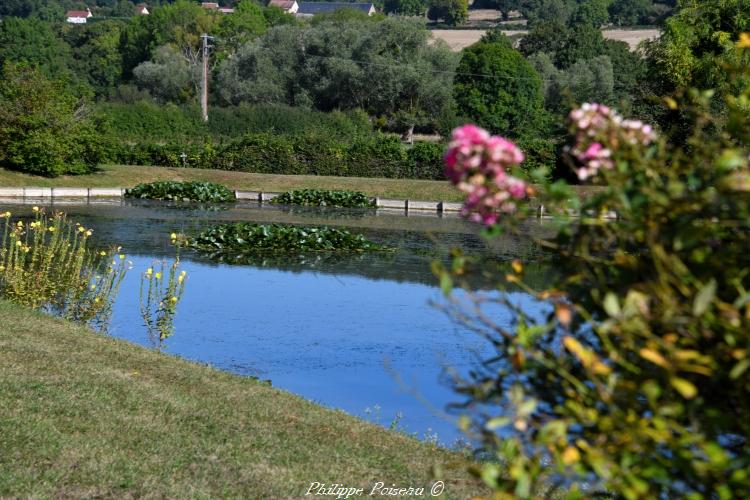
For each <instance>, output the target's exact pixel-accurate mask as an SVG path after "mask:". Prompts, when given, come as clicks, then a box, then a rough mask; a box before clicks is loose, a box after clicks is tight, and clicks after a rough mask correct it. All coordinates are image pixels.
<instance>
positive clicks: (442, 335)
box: [3, 202, 534, 445]
mask: <svg viewBox="0 0 750 500" xmlns="http://www.w3.org/2000/svg"><path fill="white" fill-rule="evenodd" d="M55 208H56V209H61V210H64V211H65V212H67V213H68V214H69V215H70V216H71V217H72V218H73V219H74V220H76V221H79V222H81V223H82V224H84V225H85V226H87V227H92V228H93V229H94V237H95V240H96V243H98V244H103V245H109V244H112V243H114V244H117V245H122V247H123V252H125V253H126V254H127V255H128V259H129V260H132V262H133V265H134V268H133V270H132V271H131V272H130V273H129V274H128V276H127V278H126V279H125V281H124V282H123V286H122V288H121V291H120V294H119V296H118V298H117V301H116V303H115V307H114V313H113V317H112V324H111V327H110V331H109V333H110V334H111V335H113V336H116V337H119V338H122V339H126V340H128V341H131V342H135V343H138V344H142V345H147V346H150V345H151V344H150V341H149V338H148V335H147V333H146V330H145V328H144V326H143V321H142V320H141V317H140V313H139V286H140V274H141V273H142V272H143V271H145V269H146V268H148V267H150V266H152V265H153V264H154V263H155V262H157V261H159V260H162V259H171V258H173V257H174V248H173V247H172V246H171V245H170V243H169V233H171V232H175V231H177V232H185V233H190V232H194V231H199V230H201V229H205V228H207V227H209V226H210V225H211V224H213V223H216V222H226V221H234V220H248V221H257V222H284V223H297V224H300V223H304V224H311V225H314V224H328V225H336V226H343V227H347V228H349V229H351V230H354V231H358V232H362V233H364V234H365V235H366V236H367V237H368V238H370V239H372V240H374V241H377V242H379V243H383V244H386V245H391V246H397V247H398V248H399V250H398V251H397V252H395V253H394V254H388V255H372V254H370V255H358V256H354V257H348V258H315V257H312V258H310V257H307V258H289V257H277V258H266V259H261V260H256V261H253V262H250V263H246V264H243V265H236V264H232V265H228V264H216V263H213V262H211V261H208V260H207V259H205V258H203V257H201V256H199V255H197V254H195V253H192V252H184V253H183V255H182V268H183V269H185V270H186V271H187V272H188V284H187V288H186V293H185V296H184V298H183V301H182V302H181V303H180V305H179V309H178V314H177V317H176V320H175V327H176V328H175V329H176V333H175V335H174V336H173V337H171V338H169V339H168V340H167V341H166V343H165V345H164V347H163V348H164V351H165V352H167V353H170V354H174V355H178V356H182V357H185V358H188V359H191V360H195V361H199V362H203V363H208V364H211V365H213V366H215V367H218V368H221V369H224V370H228V371H231V372H234V373H238V374H242V375H251V376H255V377H259V378H262V379H269V380H271V382H272V383H273V385H274V386H276V387H279V388H282V389H286V390H289V391H291V392H294V393H296V394H299V395H301V396H303V397H305V398H308V399H311V400H313V401H316V402H319V403H321V404H323V405H325V406H329V407H335V408H340V409H343V410H345V411H346V412H348V413H351V414H354V415H357V416H360V417H363V418H367V419H368V420H371V421H374V422H378V423H380V424H382V425H386V426H387V425H389V424H391V423H392V422H393V421H394V420H398V427H399V428H401V429H403V430H405V431H406V432H409V433H412V434H416V435H418V436H419V437H420V438H425V437H428V438H433V439H434V437H435V435H436V436H437V439H438V440H439V441H440V442H442V443H443V444H446V445H450V444H452V443H453V442H454V441H455V440H456V439H457V438H458V437H459V436H460V434H459V432H458V431H457V430H456V427H455V422H454V421H453V419H452V418H451V417H450V416H448V415H446V414H445V413H444V409H445V407H446V405H447V404H448V403H449V402H455V401H457V400H458V398H457V396H456V395H455V394H453V393H452V392H451V390H450V388H449V387H448V386H447V384H446V383H445V380H444V377H441V374H442V372H443V368H444V367H450V368H452V369H455V370H458V371H459V372H465V371H466V370H467V369H469V368H470V366H471V365H472V364H473V363H475V362H476V360H477V359H478V357H482V356H483V355H486V354H487V351H486V349H487V345H486V342H485V341H483V340H481V339H479V338H478V337H476V336H474V335H472V334H471V333H468V332H467V331H466V330H465V329H464V328H462V327H461V326H460V325H457V324H455V323H454V322H452V321H451V320H450V319H449V318H448V317H447V316H446V315H445V314H443V313H442V312H440V311H438V310H437V309H436V308H435V307H434V306H433V305H431V303H432V302H437V303H440V302H441V301H442V300H443V299H442V295H441V292H440V290H439V288H438V287H437V283H436V280H435V279H434V277H433V275H432V274H431V272H430V262H431V261H432V260H434V259H438V258H441V255H442V256H443V257H444V255H445V253H446V252H447V250H448V249H449V248H450V247H460V248H462V249H464V251H466V252H468V253H471V254H479V255H485V256H487V255H491V256H493V257H497V258H499V259H509V258H511V257H513V256H514V255H516V254H519V253H522V254H528V253H529V252H533V249H532V248H531V246H530V243H528V242H526V241H522V240H503V241H502V242H501V243H500V244H495V245H494V246H493V247H488V246H487V244H486V243H485V242H484V240H483V239H482V238H481V237H480V236H479V234H478V233H479V230H478V228H477V227H476V226H474V225H472V224H469V223H466V222H463V221H461V220H458V219H456V218H450V217H446V218H439V217H435V216H429V217H428V216H410V217H404V216H403V215H384V214H382V213H380V214H377V215H375V214H374V212H366V211H365V212H363V211H354V210H336V211H331V210H327V211H321V210H316V209H307V210H302V209H295V210H289V209H281V208H276V207H268V206H264V207H259V206H257V205H255V204H238V205H236V206H233V207H232V208H230V209H227V210H205V209H201V208H186V207H185V206H182V207H179V208H178V207H175V206H172V205H168V204H159V203H153V202H152V203H128V202H121V203H116V204H99V205H79V204H68V205H60V204H59V203H57V204H56V205H55ZM3 209H9V210H11V211H13V212H15V213H19V212H26V213H30V208H29V205H26V206H13V205H6V206H4V207H3ZM517 300H519V301H521V302H522V303H524V302H525V303H526V305H527V306H528V307H531V308H533V307H534V305H533V304H532V303H531V301H530V300H529V299H528V298H527V297H524V296H523V295H521V294H518V296H517ZM495 319H496V320H497V321H498V323H500V324H503V322H504V321H505V322H507V321H508V320H509V319H508V318H503V317H497V318H495Z"/></svg>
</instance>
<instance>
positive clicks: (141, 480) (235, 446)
mask: <svg viewBox="0 0 750 500" xmlns="http://www.w3.org/2000/svg"><path fill="white" fill-rule="evenodd" d="M0 325H2V326H0V497H9V496H13V497H15V496H21V497H28V496H32V497H50V496H54V497H92V496H97V497H100V496H104V497H123V496H124V497H142V496H149V497H170V498H195V497H204V498H209V497H234V498H296V497H302V496H303V495H304V493H305V492H306V491H307V488H308V487H309V485H310V483H311V482H312V481H319V482H325V483H329V484H331V483H340V484H345V485H352V486H359V487H364V488H365V489H367V488H368V487H371V486H372V484H374V483H375V482H376V481H383V482H385V483H386V485H389V486H390V484H394V483H395V484H396V485H403V486H406V487H408V486H420V487H425V488H427V489H426V490H425V493H426V495H429V487H430V485H431V484H432V481H433V480H434V479H433V472H432V471H433V470H440V471H442V472H441V473H440V474H441V477H440V479H443V480H445V482H446V497H447V498H469V497H471V496H473V495H474V494H476V493H477V492H479V491H481V489H480V487H479V486H478V484H477V483H476V482H475V480H474V479H472V478H470V477H469V475H468V474H467V473H466V467H467V462H466V460H464V459H463V458H462V457H460V456H459V455H457V454H454V453H450V452H448V451H445V450H442V449H439V448H436V447H434V446H431V445H428V444H425V443H421V442H419V441H417V440H415V439H413V438H410V437H407V436H404V435H400V434H397V433H394V432H390V431H387V430H385V429H383V428H380V427H378V426H376V425H373V424H368V423H366V422H364V421H361V420H358V419H355V418H353V417H350V416H348V415H346V414H344V413H342V412H338V411H333V410H329V409H325V408H323V407H320V406H318V405H315V404H313V403H311V402H308V401H306V400H303V399H302V398H299V397H296V396H294V395H292V394H290V393H287V392H284V391H280V390H277V389H274V388H272V387H269V386H267V385H264V384H262V383H260V382H257V381H254V380H253V379H250V378H244V377H239V376H234V375H231V374H228V373H224V372H221V371H218V370H215V369H212V368H210V367H206V366H202V365H198V364H194V363H190V362H188V361H185V360H182V359H179V358H176V357H172V356H167V355H164V354H161V353H159V352H156V351H153V350H148V349H145V348H141V347H138V346H135V345H133V344H129V343H126V342H123V341H119V340H116V339H113V338H109V337H106V336H102V335H99V334H95V333H93V332H92V331H90V330H88V329H86V328H83V327H80V326H77V325H73V324H71V323H67V322H64V321H61V320H57V319H55V318H51V317H49V316H45V315H42V314H40V313H36V312H33V311H30V310H26V309H23V308H19V307H18V306H15V305H12V304H9V303H7V302H3V301H0Z"/></svg>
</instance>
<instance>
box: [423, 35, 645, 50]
mask: <svg viewBox="0 0 750 500" xmlns="http://www.w3.org/2000/svg"><path fill="white" fill-rule="evenodd" d="M486 31H487V30H433V31H432V35H433V36H434V37H436V38H439V39H442V40H445V41H446V42H447V43H448V46H449V47H450V48H451V50H453V51H455V52H460V51H461V50H463V49H464V48H466V47H468V46H469V45H471V44H473V43H476V42H478V41H479V39H480V38H482V35H484V33H485V32H486ZM602 33H603V34H604V37H605V38H609V39H611V40H620V41H623V42H627V44H628V45H630V49H631V50H635V48H636V47H637V46H638V44H639V43H640V42H642V41H643V40H650V39H654V38H658V37H659V30H658V29H633V30H627V29H607V30H604V31H603V32H602ZM505 34H506V35H508V36H511V37H512V36H514V35H525V34H526V31H519V30H510V31H506V32H505Z"/></svg>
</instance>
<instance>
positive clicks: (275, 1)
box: [268, 0, 299, 14]
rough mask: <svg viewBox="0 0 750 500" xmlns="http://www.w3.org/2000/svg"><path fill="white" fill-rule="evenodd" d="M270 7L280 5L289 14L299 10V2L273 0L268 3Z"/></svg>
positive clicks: (293, 0)
mask: <svg viewBox="0 0 750 500" xmlns="http://www.w3.org/2000/svg"><path fill="white" fill-rule="evenodd" d="M268 6H269V7H278V8H279V9H281V10H283V11H284V12H286V13H287V14H296V13H297V11H298V10H299V4H298V3H297V2H296V0H271V1H270V2H269V3H268Z"/></svg>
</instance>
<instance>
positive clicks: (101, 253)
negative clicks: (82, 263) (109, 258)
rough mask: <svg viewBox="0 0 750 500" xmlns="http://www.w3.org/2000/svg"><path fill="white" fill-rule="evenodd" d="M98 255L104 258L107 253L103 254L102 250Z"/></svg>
mask: <svg viewBox="0 0 750 500" xmlns="http://www.w3.org/2000/svg"><path fill="white" fill-rule="evenodd" d="M99 255H101V256H102V257H104V256H106V255H107V252H105V251H104V250H102V251H101V252H99Z"/></svg>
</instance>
